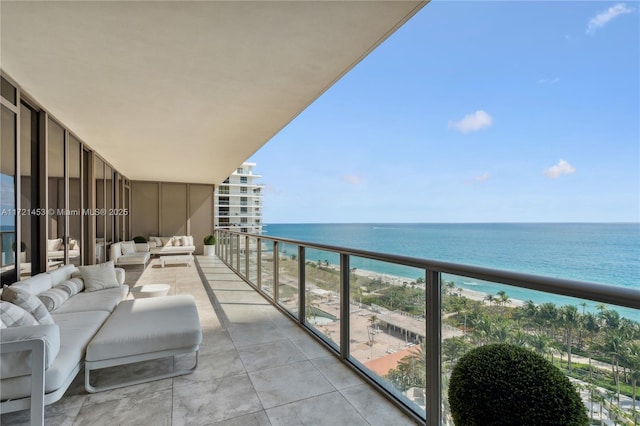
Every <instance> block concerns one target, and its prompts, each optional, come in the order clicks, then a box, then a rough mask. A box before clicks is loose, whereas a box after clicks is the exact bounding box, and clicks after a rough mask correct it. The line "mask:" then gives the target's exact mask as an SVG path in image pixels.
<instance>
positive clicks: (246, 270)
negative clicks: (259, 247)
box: [244, 235, 251, 281]
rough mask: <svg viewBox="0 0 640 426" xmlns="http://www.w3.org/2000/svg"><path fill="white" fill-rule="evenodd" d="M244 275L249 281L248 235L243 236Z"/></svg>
mask: <svg viewBox="0 0 640 426" xmlns="http://www.w3.org/2000/svg"><path fill="white" fill-rule="evenodd" d="M244 277H245V278H246V279H247V280H249V281H251V274H250V273H249V235H245V236H244Z"/></svg>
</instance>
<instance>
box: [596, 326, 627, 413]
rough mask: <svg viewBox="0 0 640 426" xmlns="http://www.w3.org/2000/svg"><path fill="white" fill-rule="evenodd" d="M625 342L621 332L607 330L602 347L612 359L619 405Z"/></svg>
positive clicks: (612, 370)
mask: <svg viewBox="0 0 640 426" xmlns="http://www.w3.org/2000/svg"><path fill="white" fill-rule="evenodd" d="M623 343H624V340H623V338H622V335H621V333H620V330H616V329H606V330H605V332H604V338H603V342H602V345H601V349H602V352H603V353H604V354H605V355H607V356H609V357H610V359H611V373H612V374H613V380H614V382H615V385H616V393H617V395H618V398H617V400H618V405H620V358H621V356H622V346H623Z"/></svg>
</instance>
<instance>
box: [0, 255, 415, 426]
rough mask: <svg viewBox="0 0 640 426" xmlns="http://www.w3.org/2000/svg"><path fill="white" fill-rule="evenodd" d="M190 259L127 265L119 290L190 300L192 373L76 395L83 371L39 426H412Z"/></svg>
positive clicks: (215, 262) (277, 319)
mask: <svg viewBox="0 0 640 426" xmlns="http://www.w3.org/2000/svg"><path fill="white" fill-rule="evenodd" d="M197 261H198V266H197V267H191V268H189V267H187V266H184V265H172V266H169V265H168V266H166V267H165V268H161V267H160V265H159V262H158V260H157V259H154V260H152V262H151V263H150V265H149V266H148V267H147V269H146V270H145V271H144V272H142V271H141V270H140V269H136V267H131V268H130V269H128V270H127V284H129V285H133V284H136V285H142V284H151V283H166V284H170V285H171V291H170V294H192V295H193V296H194V297H195V299H196V303H197V306H198V312H199V315H200V322H201V323H202V329H203V333H204V341H203V344H202V346H201V349H200V361H199V365H198V369H197V370H196V371H195V372H194V373H193V374H190V375H187V376H182V377H177V378H172V379H164V380H159V381H155V382H150V383H146V384H142V385H136V386H130V387H126V388H121V389H116V390H112V391H106V392H100V393H96V394H88V393H87V392H86V391H85V390H84V384H83V379H84V373H83V372H81V373H80V374H79V375H78V377H77V378H76V380H75V381H74V383H73V384H72V385H71V387H70V388H69V390H68V391H67V393H66V394H65V396H64V397H63V398H62V399H61V400H60V401H58V402H57V403H55V404H52V405H50V406H47V407H46V408H45V424H47V425H91V426H97V425H109V426H111V425H154V426H159V425H301V424H304V425H331V426H333V425H349V426H351V425H385V426H386V425H407V424H414V423H413V421H412V420H411V419H409V418H408V417H406V416H405V415H404V414H403V413H402V412H400V411H399V410H398V409H397V408H396V407H394V406H393V405H392V404H391V403H389V402H388V401H387V400H386V399H384V398H383V397H382V396H380V395H379V394H378V393H377V392H376V391H375V390H373V389H372V388H371V387H370V386H369V385H368V384H366V383H365V382H364V381H362V380H361V379H360V378H359V377H358V376H357V375H356V374H354V373H353V372H351V371H350V370H349V369H348V368H347V367H345V366H344V365H342V364H341V363H340V362H339V361H338V360H337V359H336V358H335V357H334V356H333V355H331V354H330V353H329V352H328V351H327V350H326V349H325V348H324V347H323V346H322V345H321V344H319V343H318V342H317V341H316V340H315V339H313V338H312V337H311V336H309V335H307V334H306V333H305V332H304V331H303V330H301V329H300V328H299V327H298V326H297V325H296V324H295V323H294V322H292V321H291V320H290V319H288V318H287V317H285V316H284V315H283V314H282V313H281V312H279V311H278V310H277V309H275V308H274V307H273V306H271V305H270V304H269V303H268V302H267V301H266V300H264V299H263V298H262V297H261V296H260V295H259V294H258V293H256V292H255V291H254V290H253V289H252V288H251V287H250V286H249V285H247V284H246V283H245V282H244V281H242V280H241V279H240V278H238V276H236V275H235V274H234V273H233V272H232V271H231V270H230V269H228V268H227V267H226V266H225V265H224V264H223V263H222V262H221V261H220V260H219V259H218V258H211V257H202V256H198V259H197ZM199 271H200V272H201V274H202V276H204V277H205V278H206V281H207V283H206V285H203V282H202V280H201V279H200V276H199ZM209 295H211V296H212V298H213V300H214V302H213V303H212V301H211V299H210V298H209ZM158 326H159V327H160V326H162V324H158ZM192 360H193V357H192V356H191V355H188V356H187V355H185V356H182V357H178V358H177V359H176V360H175V361H173V360H172V359H171V358H168V359H165V360H160V361H157V362H153V363H149V362H148V363H144V364H139V365H132V366H130V367H126V368H122V367H120V368H114V369H110V370H109V371H106V370H104V371H102V372H100V373H102V374H97V375H96V379H97V380H98V382H99V383H100V384H105V383H108V382H109V381H111V380H113V379H117V378H118V377H123V376H130V375H131V374H132V373H135V374H144V373H145V372H149V371H152V370H153V371H154V373H156V372H157V371H158V370H160V369H166V370H168V369H171V368H173V364H174V362H175V363H181V364H182V363H184V364H185V366H188V365H190V364H189V363H190V362H191V361H192ZM0 424H2V425H3V426H5V425H6V426H8V425H17V424H28V411H21V412H16V413H8V414H4V415H2V417H1V418H0Z"/></svg>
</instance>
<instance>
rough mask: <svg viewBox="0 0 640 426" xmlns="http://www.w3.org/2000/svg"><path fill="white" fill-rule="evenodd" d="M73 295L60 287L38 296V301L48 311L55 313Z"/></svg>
mask: <svg viewBox="0 0 640 426" xmlns="http://www.w3.org/2000/svg"><path fill="white" fill-rule="evenodd" d="M70 297H71V295H70V294H69V293H68V292H66V291H64V290H63V289H62V288H60V287H53V288H50V289H49V290H47V291H44V292H42V293H40V294H39V295H38V299H40V301H42V304H43V305H44V306H45V307H46V308H47V311H49V312H51V311H55V310H56V309H58V308H59V307H60V306H62V305H63V304H64V302H66V301H67V300H69V298H70Z"/></svg>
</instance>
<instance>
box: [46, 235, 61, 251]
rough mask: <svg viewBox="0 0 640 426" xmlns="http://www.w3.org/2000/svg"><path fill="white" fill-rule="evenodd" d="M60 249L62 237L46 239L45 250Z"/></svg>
mask: <svg viewBox="0 0 640 426" xmlns="http://www.w3.org/2000/svg"><path fill="white" fill-rule="evenodd" d="M56 250H62V238H54V239H52V240H47V251H56Z"/></svg>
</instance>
